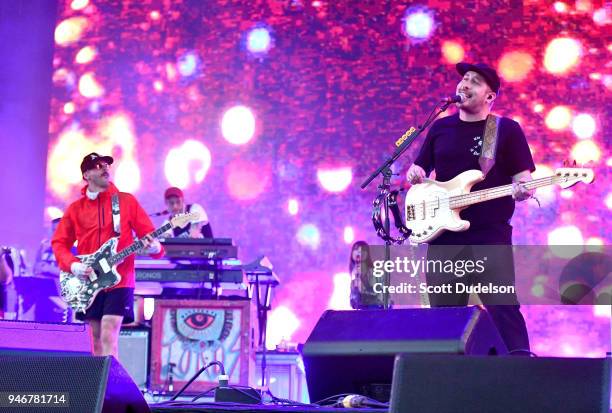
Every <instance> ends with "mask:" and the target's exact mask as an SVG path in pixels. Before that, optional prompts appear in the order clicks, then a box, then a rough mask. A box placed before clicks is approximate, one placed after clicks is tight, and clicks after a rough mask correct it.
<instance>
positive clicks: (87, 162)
mask: <svg viewBox="0 0 612 413" xmlns="http://www.w3.org/2000/svg"><path fill="white" fill-rule="evenodd" d="M100 161H102V162H106V163H107V164H109V165H110V164H112V163H113V158H112V157H111V156H102V155H98V154H97V153H95V152H92V153H90V154H89V155H87V156H86V157H84V158H83V162H81V173H85V171H89V170H90V169H93V168H95V167H96V164H97V163H98V162H100Z"/></svg>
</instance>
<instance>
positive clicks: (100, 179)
mask: <svg viewBox="0 0 612 413" xmlns="http://www.w3.org/2000/svg"><path fill="white" fill-rule="evenodd" d="M91 181H92V183H93V184H94V185H96V186H97V187H99V188H103V189H107V188H108V186H109V184H110V180H109V176H106V177H105V176H102V175H101V176H96V177H94V178H92V180H91Z"/></svg>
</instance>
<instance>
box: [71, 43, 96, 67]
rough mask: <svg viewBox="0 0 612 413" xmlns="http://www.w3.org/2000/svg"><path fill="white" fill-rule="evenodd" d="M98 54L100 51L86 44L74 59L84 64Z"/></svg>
mask: <svg viewBox="0 0 612 413" xmlns="http://www.w3.org/2000/svg"><path fill="white" fill-rule="evenodd" d="M97 55H98V51H97V50H96V48H95V47H92V46H85V47H83V48H82V49H81V50H79V52H78V53H77V55H76V57H75V58H74V61H75V62H77V63H78V64H80V65H84V64H87V63H90V62H91V61H93V60H94V59H95V58H96V56H97Z"/></svg>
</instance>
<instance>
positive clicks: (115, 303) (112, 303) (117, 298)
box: [76, 288, 134, 324]
mask: <svg viewBox="0 0 612 413" xmlns="http://www.w3.org/2000/svg"><path fill="white" fill-rule="evenodd" d="M104 315H120V316H123V324H129V323H132V322H133V321H134V289H133V288H115V289H113V290H109V291H100V292H99V293H98V295H97V296H96V298H95V300H94V302H93V303H92V304H91V307H89V308H88V309H87V311H86V312H85V314H83V313H76V319H77V320H81V321H84V320H101V319H102V316H104Z"/></svg>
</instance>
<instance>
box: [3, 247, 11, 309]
mask: <svg viewBox="0 0 612 413" xmlns="http://www.w3.org/2000/svg"><path fill="white" fill-rule="evenodd" d="M10 254H11V249H10V248H6V247H1V249H0V318H4V311H5V306H6V290H7V287H8V286H9V285H10V284H11V283H12V282H13V261H12V259H11V257H10Z"/></svg>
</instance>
